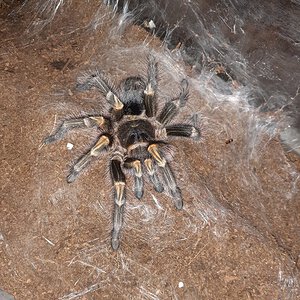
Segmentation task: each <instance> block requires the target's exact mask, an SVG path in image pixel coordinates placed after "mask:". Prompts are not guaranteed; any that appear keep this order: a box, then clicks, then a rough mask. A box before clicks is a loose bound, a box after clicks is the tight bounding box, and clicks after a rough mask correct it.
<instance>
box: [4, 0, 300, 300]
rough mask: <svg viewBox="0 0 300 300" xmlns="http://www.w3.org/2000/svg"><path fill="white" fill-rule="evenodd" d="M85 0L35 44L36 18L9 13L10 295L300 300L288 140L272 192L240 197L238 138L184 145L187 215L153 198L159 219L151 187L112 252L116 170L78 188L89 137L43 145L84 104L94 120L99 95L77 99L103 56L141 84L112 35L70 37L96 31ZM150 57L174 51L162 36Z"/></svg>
mask: <svg viewBox="0 0 300 300" xmlns="http://www.w3.org/2000/svg"><path fill="white" fill-rule="evenodd" d="M80 2H81V1H79V2H77V1H73V4H72V5H75V7H76V5H78V9H77V11H78V16H77V15H72V18H71V17H70V15H68V9H67V8H66V15H65V16H64V17H62V18H58V19H57V20H56V22H55V24H54V23H53V25H52V26H48V28H47V30H43V31H41V32H40V33H39V35H34V36H30V35H28V33H30V32H28V30H27V35H26V34H25V33H26V28H28V22H26V21H27V17H26V16H25V15H23V14H25V12H22V11H21V12H17V13H15V14H13V15H10V17H8V16H7V14H6V13H5V10H3V12H2V15H1V19H0V110H1V116H0V126H1V127H0V137H1V147H0V148H1V149H0V152H1V179H0V186H1V195H0V199H1V209H0V289H3V290H4V291H6V292H7V293H10V294H12V295H14V297H15V299H39V300H40V299H194V300H196V299H197V300H198V299H232V300H234V299H300V298H299V297H300V293H299V281H300V273H299V267H300V265H299V263H300V262H299V260H298V258H299V251H300V235H299V232H300V227H299V224H300V218H299V212H300V210H299V209H300V204H299V202H300V201H299V200H300V199H299V198H300V196H299V188H300V186H299V180H296V179H295V178H297V174H298V176H299V172H300V161H299V157H297V156H294V155H292V154H285V153H284V151H283V149H282V147H281V145H280V142H279V141H278V140H276V139H272V140H271V141H268V143H267V144H266V146H265V148H264V149H263V151H262V152H261V158H260V163H255V162H254V163H253V165H252V166H251V170H254V169H255V173H256V174H257V177H258V178H259V180H260V181H261V186H262V187H263V188H262V189H260V190H259V191H257V190H256V188H252V189H251V187H249V188H248V190H245V189H242V188H241V186H240V185H239V183H238V182H239V181H240V180H241V178H239V173H238V170H237V171H236V172H235V173H234V172H233V173H231V171H230V168H228V166H229V165H231V166H233V167H234V166H235V164H236V160H235V157H236V153H238V150H237V149H236V148H235V147H239V141H238V140H236V139H234V141H233V143H230V144H226V140H227V139H228V138H230V137H226V136H225V135H223V136H222V135H221V137H220V136H217V135H211V136H210V135H209V133H208V134H207V135H206V137H205V138H204V141H202V142H201V143H200V144H197V143H192V142H184V143H180V141H175V143H174V145H175V146H178V148H179V150H178V152H177V154H176V155H175V159H176V160H178V161H181V162H179V163H178V167H177V169H176V168H175V169H176V170H175V171H174V172H175V173H176V176H177V179H178V184H179V185H180V187H181V189H182V191H183V196H184V200H185V202H184V203H185V208H186V209H184V210H183V211H176V209H175V208H174V207H173V205H172V203H171V201H170V199H169V198H168V197H167V196H165V195H163V196H160V195H157V194H155V193H154V192H153V190H151V187H147V189H148V190H151V193H152V194H153V195H154V196H155V197H156V198H157V199H159V203H160V205H161V208H157V206H156V205H155V203H154V201H153V199H155V198H153V197H151V193H150V192H148V190H147V191H146V193H145V197H144V199H143V200H142V201H141V202H139V201H137V200H136V199H133V198H134V197H133V195H132V193H131V192H129V193H128V194H129V196H128V205H129V206H128V210H127V212H128V216H127V218H126V224H125V228H124V231H123V234H122V245H121V249H120V250H119V251H117V252H114V251H112V250H111V248H110V230H111V214H112V193H111V187H110V181H109V178H106V179H105V180H104V179H103V178H105V176H106V177H107V170H106V168H107V160H105V159H103V161H101V162H100V163H98V164H96V165H95V166H94V167H92V168H91V169H90V170H89V171H88V172H86V173H84V174H83V176H81V177H80V178H79V179H78V181H76V182H75V183H73V184H67V183H66V179H65V177H66V175H67V172H68V169H67V168H68V164H70V163H71V162H72V161H74V159H76V157H78V155H80V153H81V150H82V149H84V147H85V145H87V144H89V143H90V142H91V140H90V138H91V135H90V134H89V133H86V132H84V133H83V136H81V135H80V134H74V135H71V137H70V138H69V139H68V142H71V143H73V144H74V145H75V150H72V151H69V150H68V149H67V148H66V143H67V140H64V141H61V142H58V143H57V144H55V145H49V146H47V147H46V146H43V145H42V140H43V138H44V137H45V136H47V135H48V134H49V133H50V132H51V130H53V126H54V124H55V122H56V123H57V121H58V119H61V118H63V117H64V115H68V114H69V115H70V114H72V113H73V112H74V107H75V112H80V110H81V109H83V107H84V109H85V110H88V109H89V108H90V109H94V104H95V101H93V99H94V100H95V99H96V100H97V99H98V98H97V97H98V96H97V95H93V96H91V95H90V94H78V93H77V92H76V90H75V83H76V80H77V76H78V74H79V73H80V72H81V71H82V70H85V69H87V68H89V67H90V65H91V64H92V59H91V58H93V59H94V58H95V55H96V56H97V55H98V56H99V57H101V55H103V57H105V59H104V60H103V61H100V62H99V64H100V65H101V66H102V67H103V68H104V69H105V70H106V71H109V72H110V73H111V74H113V75H114V77H115V79H116V81H117V82H118V81H119V80H120V79H122V78H124V77H126V76H128V75H132V70H131V68H132V67H131V60H130V59H131V58H132V57H134V55H132V56H131V58H127V57H126V56H124V57H125V58H124V59H123V61H122V60H121V59H120V58H115V57H113V56H112V55H111V56H110V54H109V51H110V50H109V49H110V44H109V43H107V41H108V39H107V31H105V30H104V29H101V30H99V31H98V33H97V34H96V35H94V34H91V33H89V31H87V30H83V29H82V30H81V29H80V30H79V29H78V30H77V31H76V30H72V28H73V27H72V26H71V25H72V24H71V25H70V22H75V21H72V20H73V19H74V20H76V18H77V21H78V19H80V20H88V19H89V18H90V15H89V13H91V12H92V11H93V9H92V7H90V8H89V9H86V11H85V12H83V11H84V9H83V8H82V6H80V5H81V4H80ZM91 2H93V1H91ZM78 3H79V4H78ZM95 3H97V1H95ZM84 14H86V15H84ZM85 18H86V19H85ZM23 20H24V21H23ZM78 22H79V21H78ZM75 25H76V24H75ZM75 25H74V28H75V27H76V26H78V25H76V26H75ZM78 28H79V27H78ZM24 32H25V33H24ZM66 32H67V33H66ZM23 33H24V35H23ZM146 37H147V33H146V32H144V31H143V30H142V29H140V28H137V27H134V26H133V27H130V28H128V29H127V30H126V32H125V34H124V36H123V37H122V39H121V38H120V44H118V45H117V46H115V47H123V48H126V45H128V47H129V46H130V47H131V46H132V45H136V46H137V45H139V43H141V42H142V41H144V40H145V38H146ZM103 41H105V43H104V42H103ZM101 43H102V44H101ZM149 47H152V48H153V49H155V51H158V52H159V51H163V50H162V48H161V46H160V41H157V40H155V39H153V40H151V42H149ZM115 51H116V50H115ZM114 60H118V64H119V66H120V69H121V71H120V72H119V71H118V69H117V67H118V66H117V67H116V63H113V67H111V63H112V62H114ZM123 64H125V65H126V67H124V66H123ZM136 71H137V72H138V71H139V70H136ZM175 86H176V85H175ZM192 93H193V92H192ZM92 94H93V93H92ZM89 97H94V98H93V99H90V98H89ZM87 98H89V101H87V100H86V99H87ZM97 101H98V100H97ZM57 114H59V115H58V116H57ZM209 117H210V118H211V117H212V116H209ZM216 118H218V116H216ZM234 122H235V120H231V123H234ZM77 145H79V146H78V147H77ZM180 147H181V148H180ZM235 151H237V152H235ZM220 157H221V158H222V157H225V158H224V159H225V160H226V162H227V163H228V164H227V163H226V168H225V167H223V168H221V165H222V164H223V162H224V160H222V159H221V158H220ZM224 166H225V165H224ZM286 166H289V169H287V168H286ZM290 170H294V172H296V173H294V174H290ZM253 172H254V171H253ZM297 172H298V173H297ZM199 178H201V179H200V180H199ZM205 186H207V187H208V188H209V190H210V192H211V191H212V192H213V195H214V197H211V196H210V192H208V189H206V188H205ZM129 189H130V188H129ZM283 191H284V194H285V195H286V194H287V193H288V192H290V193H291V196H290V199H289V200H286V199H284V201H283V198H282V192H283ZM205 193H206V194H205ZM258 193H259V195H260V196H259V197H260V198H257V195H258ZM207 199H210V200H207ZM213 199H215V201H216V202H213ZM205 201H206V202H205ZM130 203H132V204H130ZM143 203H146V204H147V206H145V207H142V205H143ZM135 208H138V209H135ZM208 208H210V209H211V211H210V212H209V213H208V212H207V211H206V213H207V218H208V219H209V220H208V221H207V222H205V221H203V220H204V219H205V218H204V217H203V214H204V213H203V211H204V210H205V209H208ZM147 209H148V210H149V209H150V213H149V211H148V210H147ZM262 210H263V211H262ZM201 213H202V215H201ZM201 216H202V219H201ZM200 219H201V220H202V221H199V220H200Z"/></svg>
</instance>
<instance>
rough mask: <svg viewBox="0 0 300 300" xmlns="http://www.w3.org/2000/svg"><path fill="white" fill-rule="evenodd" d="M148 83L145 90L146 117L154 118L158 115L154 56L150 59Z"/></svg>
mask: <svg viewBox="0 0 300 300" xmlns="http://www.w3.org/2000/svg"><path fill="white" fill-rule="evenodd" d="M147 77H148V82H147V86H146V89H145V90H144V105H145V109H146V115H147V116H148V117H153V116H155V115H156V110H157V103H156V92H157V62H155V59H154V57H153V56H152V55H150V56H149V58H148V72H147Z"/></svg>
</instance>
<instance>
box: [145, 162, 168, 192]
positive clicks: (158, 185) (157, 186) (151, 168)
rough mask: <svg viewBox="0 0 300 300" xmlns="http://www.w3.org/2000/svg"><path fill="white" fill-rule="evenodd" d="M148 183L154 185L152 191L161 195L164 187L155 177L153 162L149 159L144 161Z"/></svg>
mask: <svg viewBox="0 0 300 300" xmlns="http://www.w3.org/2000/svg"><path fill="white" fill-rule="evenodd" d="M144 163H145V166H146V169H147V172H148V175H149V178H150V181H151V182H152V184H153V185H154V189H155V190H156V191H157V192H158V193H162V192H163V190H164V187H163V186H162V184H161V182H160V181H159V178H158V176H157V173H156V172H155V169H154V166H153V160H152V159H151V158H147V159H145V161H144Z"/></svg>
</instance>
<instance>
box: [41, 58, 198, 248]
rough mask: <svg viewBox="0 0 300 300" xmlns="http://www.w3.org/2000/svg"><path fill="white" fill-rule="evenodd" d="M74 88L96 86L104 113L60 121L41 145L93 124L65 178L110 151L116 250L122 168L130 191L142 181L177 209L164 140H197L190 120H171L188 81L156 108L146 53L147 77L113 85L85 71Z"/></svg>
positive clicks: (139, 191) (153, 67) (139, 192)
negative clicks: (87, 143)
mask: <svg viewBox="0 0 300 300" xmlns="http://www.w3.org/2000/svg"><path fill="white" fill-rule="evenodd" d="M77 87H78V89H79V90H88V89H90V88H93V87H94V88H96V89H98V90H99V91H100V93H101V94H102V95H103V96H104V97H105V98H106V101H107V102H108V104H109V106H110V109H109V114H108V115H102V114H97V115H92V116H83V117H79V118H72V119H68V120H65V121H63V123H62V124H61V125H60V126H59V127H58V128H57V130H56V131H55V132H54V134H52V135H50V136H48V137H47V138H46V139H45V140H44V143H45V144H49V143H52V142H55V141H57V140H59V139H61V138H62V137H63V136H64V134H65V133H67V131H69V130H71V129H77V128H92V127H96V128H98V129H99V130H100V136H99V137H98V140H97V141H96V143H95V144H94V145H93V147H91V149H90V150H89V151H88V152H87V153H85V154H84V155H83V156H82V157H80V158H79V159H78V160H77V162H76V163H75V164H74V165H73V167H72V168H71V170H70V173H69V175H68V177H67V180H68V182H73V181H74V180H75V179H76V177H77V176H78V175H79V174H80V172H81V171H82V170H83V169H84V168H85V167H86V166H87V165H88V164H89V163H90V162H91V161H92V160H93V159H95V158H97V157H99V156H100V155H101V154H102V153H103V152H105V151H106V152H107V151H108V152H109V155H110V174H111V180H112V184H113V187H114V213H113V230H112V240H111V244H112V248H113V249H114V250H116V249H118V247H119V241H120V232H121V229H122V224H123V215H124V206H125V202H126V176H125V173H126V170H128V171H129V172H127V173H128V174H131V175H132V176H133V177H134V187H133V190H134V194H135V196H136V197H137V198H138V199H141V198H142V197H143V193H144V180H145V179H148V180H149V181H150V182H151V183H152V185H153V187H154V189H155V190H156V191H157V192H158V193H161V192H163V191H164V190H165V191H166V192H167V193H168V194H169V196H170V197H171V198H172V199H173V201H174V204H175V206H176V208H177V209H181V208H182V206H183V201H182V197H181V192H180V189H179V187H178V186H177V184H176V180H175V177H174V175H173V172H172V170H171V168H170V166H169V161H170V156H169V155H168V144H167V140H168V139H169V137H172V136H180V137H188V138H193V139H197V138H199V136H200V131H199V129H197V128H196V127H195V126H194V124H181V123H173V122H172V121H173V119H174V117H175V116H176V115H177V114H178V113H179V111H180V108H181V107H183V106H184V105H185V104H186V101H187V100H188V82H187V80H186V79H183V80H182V81H181V91H180V94H179V95H178V96H177V97H176V98H174V99H171V100H170V101H167V102H166V103H165V104H164V105H163V107H162V109H161V111H160V112H158V111H157V110H158V108H157V107H158V105H157V62H156V61H155V59H154V57H153V56H149V60H148V72H147V77H146V78H143V77H141V76H137V77H128V78H126V79H125V80H123V81H122V82H121V84H120V86H119V87H118V88H114V87H113V86H112V85H111V84H110V83H109V81H108V80H107V79H106V78H105V77H104V75H103V74H102V73H100V72H98V71H97V72H94V73H90V74H88V75H87V76H85V78H84V80H83V81H82V82H81V83H79V84H78V85H77Z"/></svg>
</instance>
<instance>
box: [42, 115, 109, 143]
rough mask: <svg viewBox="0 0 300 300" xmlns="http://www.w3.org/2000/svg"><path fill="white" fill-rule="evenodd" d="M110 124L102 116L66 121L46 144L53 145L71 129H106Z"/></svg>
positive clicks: (49, 137) (46, 139)
mask: <svg viewBox="0 0 300 300" xmlns="http://www.w3.org/2000/svg"><path fill="white" fill-rule="evenodd" d="M107 124H108V120H106V119H105V118H104V117H102V116H94V117H82V118H76V119H70V120H65V121H64V122H63V123H62V124H61V125H60V126H59V127H58V128H57V129H56V131H55V132H54V133H53V134H51V135H49V136H48V137H46V138H45V139H44V144H51V143H53V142H56V141H58V140H60V139H62V138H63V136H64V135H65V134H66V133H67V132H68V131H69V130H71V129H75V128H91V127H96V126H97V127H99V128H102V129H103V128H104V127H105V126H106V125H107Z"/></svg>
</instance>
